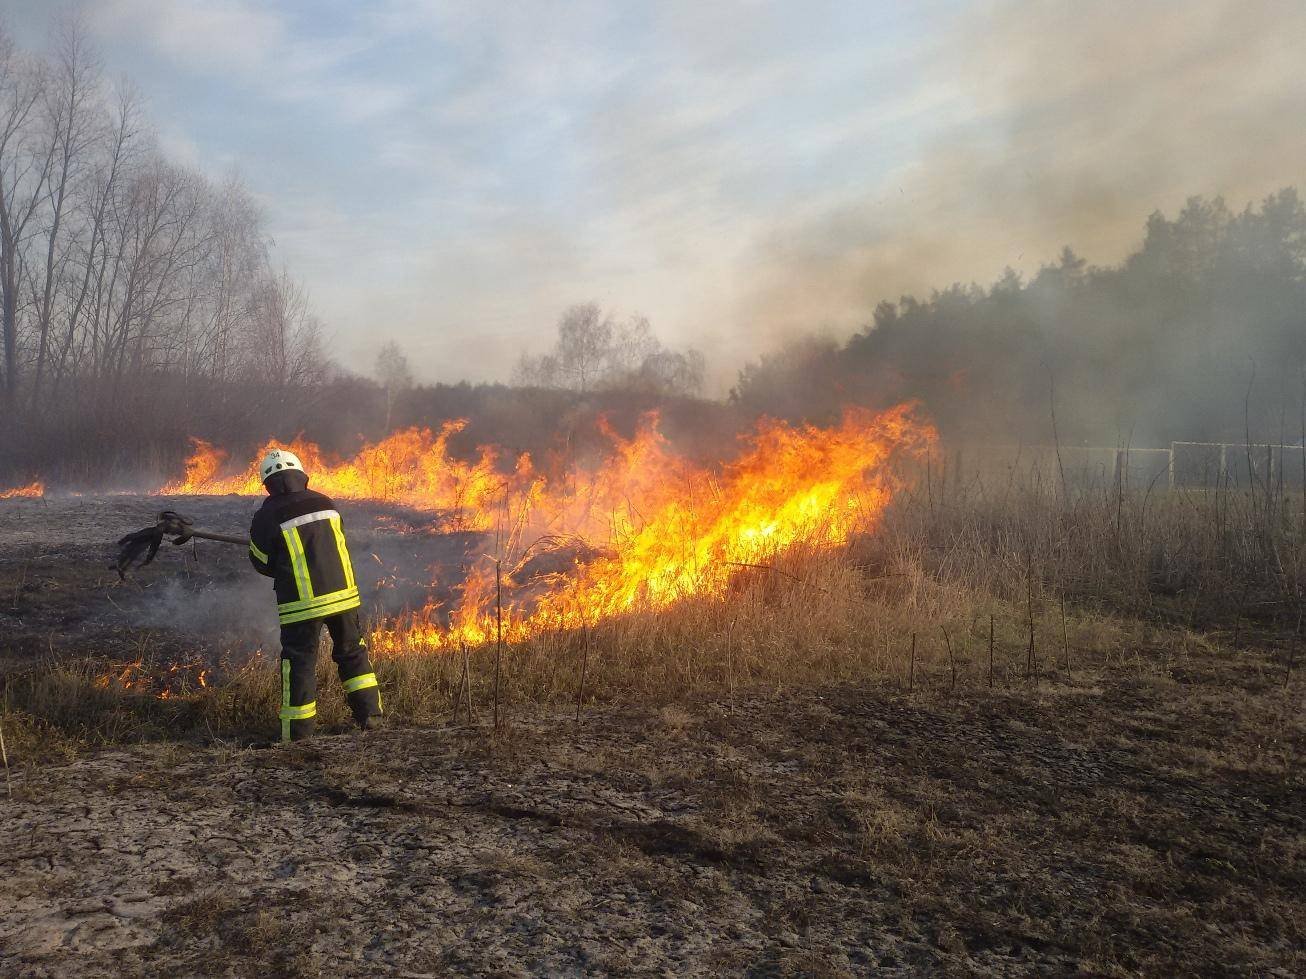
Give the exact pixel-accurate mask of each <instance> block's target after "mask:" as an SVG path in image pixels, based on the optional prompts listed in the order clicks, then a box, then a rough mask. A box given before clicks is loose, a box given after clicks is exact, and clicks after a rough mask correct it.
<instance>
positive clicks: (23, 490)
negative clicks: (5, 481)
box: [0, 480, 45, 500]
mask: <svg viewBox="0 0 1306 979" xmlns="http://www.w3.org/2000/svg"><path fill="white" fill-rule="evenodd" d="M20 496H21V497H40V496H45V484H44V483H42V482H41V481H40V480H36V481H35V482H31V483H28V484H27V485H26V486H15V487H14V488H13V489H7V490H0V500H13V499H16V498H18V497H20Z"/></svg>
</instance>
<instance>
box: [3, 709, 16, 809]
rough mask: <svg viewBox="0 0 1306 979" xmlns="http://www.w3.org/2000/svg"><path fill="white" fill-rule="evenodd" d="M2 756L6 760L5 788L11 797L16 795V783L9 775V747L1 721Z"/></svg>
mask: <svg viewBox="0 0 1306 979" xmlns="http://www.w3.org/2000/svg"><path fill="white" fill-rule="evenodd" d="M0 758H3V759H4V762H5V788H6V789H7V790H8V792H9V798H11V799H12V798H13V797H14V783H13V782H12V781H11V779H10V776H9V749H8V748H7V747H6V746H5V726H4V723H3V722H0Z"/></svg>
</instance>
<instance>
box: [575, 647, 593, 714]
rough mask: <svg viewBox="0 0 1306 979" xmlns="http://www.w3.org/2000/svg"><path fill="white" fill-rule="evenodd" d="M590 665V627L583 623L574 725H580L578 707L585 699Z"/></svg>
mask: <svg viewBox="0 0 1306 979" xmlns="http://www.w3.org/2000/svg"><path fill="white" fill-rule="evenodd" d="M589 664H590V627H589V623H588V622H587V623H585V648H584V651H583V652H582V653H581V659H580V688H579V689H578V690H577V691H576V723H577V724H579V723H580V705H581V702H582V701H583V700H584V699H585V675H586V673H588V672H589Z"/></svg>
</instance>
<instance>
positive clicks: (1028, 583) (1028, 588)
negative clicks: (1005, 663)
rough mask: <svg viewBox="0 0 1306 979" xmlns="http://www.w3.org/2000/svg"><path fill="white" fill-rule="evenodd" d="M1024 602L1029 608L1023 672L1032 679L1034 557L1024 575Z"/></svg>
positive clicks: (1033, 664)
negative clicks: (1027, 638) (1027, 648)
mask: <svg viewBox="0 0 1306 979" xmlns="http://www.w3.org/2000/svg"><path fill="white" fill-rule="evenodd" d="M1025 602H1026V607H1027V608H1028V610H1029V656H1028V658H1027V660H1026V662H1025V674H1026V676H1027V677H1029V679H1030V680H1031V681H1032V680H1033V679H1034V669H1035V662H1034V559H1033V557H1031V558H1030V563H1029V568H1028V571H1027V573H1026V575H1025Z"/></svg>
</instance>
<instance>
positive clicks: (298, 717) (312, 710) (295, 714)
mask: <svg viewBox="0 0 1306 979" xmlns="http://www.w3.org/2000/svg"><path fill="white" fill-rule="evenodd" d="M310 717H317V701H316V700H314V701H313V702H312V703H308V704H300V705H299V706H298V707H291V706H286V707H282V708H281V719H282V720H283V721H306V720H308V719H309V718H310Z"/></svg>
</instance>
